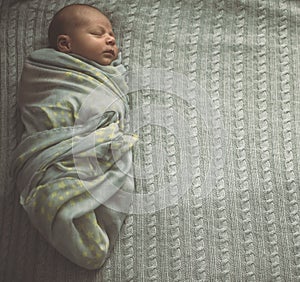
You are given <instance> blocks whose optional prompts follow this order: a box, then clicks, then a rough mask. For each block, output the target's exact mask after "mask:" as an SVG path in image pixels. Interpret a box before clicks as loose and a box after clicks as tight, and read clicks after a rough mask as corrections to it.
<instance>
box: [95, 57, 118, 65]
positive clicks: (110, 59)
mask: <svg viewBox="0 0 300 282" xmlns="http://www.w3.org/2000/svg"><path fill="white" fill-rule="evenodd" d="M117 58H118V55H116V56H109V57H108V56H107V57H102V58H99V59H98V60H96V62H97V63H98V64H100V65H102V66H108V65H110V64H111V63H112V62H113V61H114V60H116V59H117Z"/></svg>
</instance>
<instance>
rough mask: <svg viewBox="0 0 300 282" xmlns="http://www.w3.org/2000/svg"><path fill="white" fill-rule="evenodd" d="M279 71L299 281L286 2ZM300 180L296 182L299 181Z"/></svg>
mask: <svg viewBox="0 0 300 282" xmlns="http://www.w3.org/2000/svg"><path fill="white" fill-rule="evenodd" d="M279 9H280V17H279V27H278V33H279V62H280V66H279V71H280V89H279V91H280V95H281V101H282V109H281V117H282V120H283V123H282V134H283V135H282V138H283V163H284V176H285V177H284V178H285V179H284V182H285V186H286V190H287V201H288V216H289V220H290V228H291V229H290V230H291V233H292V245H291V248H292V251H293V254H294V256H293V257H294V261H293V263H294V272H293V276H294V278H295V279H299V278H300V271H299V270H300V269H299V267H300V265H299V262H300V261H299V259H300V248H299V247H300V234H299V206H298V201H299V196H298V194H297V192H296V191H297V190H298V186H299V181H297V180H296V178H295V172H294V161H293V159H294V156H293V145H292V138H293V133H292V112H291V99H292V96H291V94H292V93H291V92H290V91H291V88H290V67H289V63H290V58H289V45H288V44H289V38H288V18H287V17H288V10H287V9H288V3H287V1H282V2H280V4H279ZM298 180H299V179H298Z"/></svg>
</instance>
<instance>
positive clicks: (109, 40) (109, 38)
mask: <svg viewBox="0 0 300 282" xmlns="http://www.w3.org/2000/svg"><path fill="white" fill-rule="evenodd" d="M106 43H107V44H110V45H115V44H116V39H115V38H114V37H113V36H111V35H108V36H107V38H106Z"/></svg>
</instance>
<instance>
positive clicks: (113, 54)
mask: <svg viewBox="0 0 300 282" xmlns="http://www.w3.org/2000/svg"><path fill="white" fill-rule="evenodd" d="M103 53H107V54H111V55H112V56H115V51H114V50H106V51H104V52H103Z"/></svg>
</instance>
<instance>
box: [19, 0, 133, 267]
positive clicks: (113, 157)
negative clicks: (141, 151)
mask: <svg viewBox="0 0 300 282" xmlns="http://www.w3.org/2000/svg"><path fill="white" fill-rule="evenodd" d="M48 35H49V44H50V46H49V47H50V48H44V49H40V50H36V51H34V52H33V53H32V54H31V55H30V56H29V57H28V58H27V60H26V62H25V64H24V69H23V72H22V77H21V81H20V87H19V94H18V105H19V109H20V113H21V119H22V123H23V126H24V132H23V135H22V139H21V141H20V143H19V144H18V146H17V148H16V150H15V152H14V156H13V160H14V162H13V172H14V175H15V177H16V179H17V180H16V183H17V184H16V185H17V188H18V189H19V190H20V193H21V204H22V205H23V207H24V209H25V210H26V212H27V213H28V215H29V218H30V220H31V222H32V223H33V225H34V226H35V227H36V228H37V229H38V230H39V231H40V232H41V234H42V235H43V237H45V238H46V239H47V240H48V241H49V242H50V243H51V244H52V245H53V246H54V247H55V248H56V249H57V250H58V251H59V252H60V253H61V254H63V255H64V256H65V257H67V258H68V259H69V260H71V261H72V262H74V263H76V264H78V265H80V266H82V267H85V268H87V269H97V268H99V267H101V266H102V265H103V263H104V262H105V260H106V258H107V256H108V255H109V253H110V250H111V248H112V247H113V245H114V241H115V239H116V237H117V236H118V234H119V232H120V229H121V226H122V224H123V221H124V218H125V216H126V212H127V211H128V208H129V205H130V200H131V199H130V196H128V195H131V194H132V192H133V189H134V181H133V176H132V146H133V145H134V143H135V142H136V140H137V137H136V136H135V135H132V134H128V133H125V131H124V124H125V120H126V109H127V104H128V103H127V98H126V97H127V96H126V93H127V91H128V88H127V85H126V82H125V78H124V75H125V71H126V69H125V67H124V66H123V65H122V64H121V57H120V53H119V52H118V47H117V45H116V40H115V36H114V33H113V31H112V26H111V23H110V21H109V20H108V18H107V17H106V16H105V15H104V14H102V13H101V12H100V11H99V10H98V9H96V8H94V7H92V6H88V5H83V4H73V5H69V6H66V7H64V8H63V9H61V10H60V11H58V12H57V13H56V14H55V16H54V17H53V19H52V22H51V23H50V26H49V32H48ZM89 98H91V99H89ZM83 108H84V110H82V109H83ZM124 195H125V196H124ZM126 195H127V196H126Z"/></svg>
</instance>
